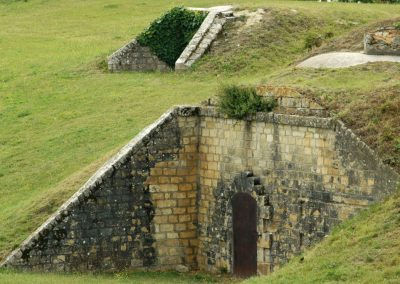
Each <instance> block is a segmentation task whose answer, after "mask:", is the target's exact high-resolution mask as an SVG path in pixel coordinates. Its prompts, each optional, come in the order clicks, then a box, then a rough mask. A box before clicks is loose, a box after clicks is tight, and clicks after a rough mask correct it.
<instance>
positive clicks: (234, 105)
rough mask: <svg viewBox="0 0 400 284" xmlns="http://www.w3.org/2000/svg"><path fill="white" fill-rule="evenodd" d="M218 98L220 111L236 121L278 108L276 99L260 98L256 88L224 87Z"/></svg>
mask: <svg viewBox="0 0 400 284" xmlns="http://www.w3.org/2000/svg"><path fill="white" fill-rule="evenodd" d="M218 98H219V101H218V108H219V111H220V112H222V113H224V114H226V115H228V117H231V118H236V119H241V118H244V117H245V116H247V115H251V114H255V113H256V112H269V111H271V110H273V109H274V107H275V106H276V101H275V99H273V98H265V97H262V96H259V95H258V94H257V91H256V89H255V88H254V87H244V86H235V85H229V86H224V87H222V88H221V90H220V92H219V97H218Z"/></svg>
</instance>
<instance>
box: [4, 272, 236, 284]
mask: <svg viewBox="0 0 400 284" xmlns="http://www.w3.org/2000/svg"><path fill="white" fill-rule="evenodd" d="M236 282H237V280H235V279H231V278H228V277H226V278H225V277H221V276H211V275H206V274H195V273H194V274H182V273H178V272H130V273H125V272H121V273H117V274H108V275H107V274H99V275H81V274H63V275H60V274H46V276H43V274H38V273H21V272H19V273H16V272H13V271H3V272H1V271H0V283H2V284H20V283H21V284H24V283H30V284H31V283H32V284H54V283H63V284H75V283H85V284H111V283H115V284H118V283H140V284H154V283H157V284H169V283H175V284H192V283H193V284H201V283H204V284H205V283H236Z"/></svg>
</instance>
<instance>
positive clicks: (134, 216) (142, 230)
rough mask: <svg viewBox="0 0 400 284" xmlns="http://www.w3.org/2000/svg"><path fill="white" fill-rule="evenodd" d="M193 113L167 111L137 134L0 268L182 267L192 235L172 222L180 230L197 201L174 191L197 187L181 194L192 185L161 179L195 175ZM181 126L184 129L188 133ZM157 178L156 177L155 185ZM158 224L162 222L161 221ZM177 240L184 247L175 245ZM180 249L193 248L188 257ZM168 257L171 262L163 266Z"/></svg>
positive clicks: (186, 182) (64, 269) (190, 231)
mask: <svg viewBox="0 0 400 284" xmlns="http://www.w3.org/2000/svg"><path fill="white" fill-rule="evenodd" d="M193 111H194V110H193V109H191V108H187V109H183V110H182V109H179V108H178V109H175V110H172V111H169V112H167V113H166V114H164V115H163V116H162V117H161V118H160V119H159V120H158V121H156V122H155V123H154V124H153V125H151V126H149V127H148V128H146V129H145V130H143V131H142V132H141V133H140V134H139V135H138V136H137V137H135V138H134V139H133V140H132V141H131V142H129V143H128V144H127V145H126V146H125V147H124V148H123V149H122V150H121V151H120V152H119V153H118V154H117V155H116V156H115V157H114V158H112V159H111V160H110V161H109V162H108V163H107V164H106V165H104V166H103V167H102V168H101V169H100V170H99V171H98V172H97V173H96V174H95V175H94V176H93V177H92V178H91V179H90V180H89V181H88V182H87V183H86V184H85V185H84V186H83V187H82V189H80V190H79V191H78V192H77V193H76V194H75V195H74V196H73V197H72V198H71V199H70V200H68V201H67V202H66V203H65V204H64V205H63V206H62V207H61V208H60V209H59V211H58V212H56V214H54V215H53V216H52V217H51V218H50V219H49V220H48V221H47V222H45V223H44V224H43V225H42V226H41V227H40V228H39V229H38V230H37V231H36V232H34V233H33V234H32V235H31V236H30V237H29V238H28V239H27V240H26V241H25V242H24V243H23V244H22V245H21V247H20V248H18V249H17V250H15V251H14V252H13V253H12V254H11V255H10V256H9V257H8V258H7V259H6V260H5V261H4V263H2V266H6V267H13V268H17V269H26V270H39V271H66V272H70V271H96V270H101V271H120V270H123V269H127V268H131V269H132V268H144V267H159V268H162V267H165V268H168V267H167V265H166V264H180V263H186V259H185V255H186V254H188V255H193V254H194V253H195V250H194V249H193V246H195V244H194V243H193V242H190V243H189V240H190V238H194V237H195V233H193V229H192V227H190V228H189V225H188V226H187V227H185V228H186V229H185V230H181V229H180V227H179V228H178V227H176V225H174V224H175V223H177V222H175V218H177V219H178V220H179V221H181V223H180V224H182V225H183V224H186V223H185V222H186V218H187V215H186V213H187V212H191V213H193V211H194V209H193V207H194V204H193V203H194V202H193V199H195V198H193V197H189V199H186V198H184V199H181V198H182V196H181V195H180V192H183V194H184V195H185V197H186V196H188V195H189V194H191V195H193V194H192V192H193V190H195V188H194V187H191V188H190V190H189V189H188V188H187V186H188V185H192V184H193V182H189V181H185V183H182V184H183V185H185V186H182V185H181V186H180V187H179V188H177V186H176V183H177V182H175V183H170V182H168V183H164V182H163V178H168V181H172V178H169V177H168V175H169V174H170V172H169V171H172V165H174V166H173V168H174V169H175V171H176V172H179V173H181V171H182V173H181V174H182V175H183V174H185V173H186V172H188V171H189V172H193V165H190V163H189V160H190V158H191V159H192V160H193V159H194V158H193V157H192V156H191V155H192V153H193V151H194V150H193V149H195V147H194V148H193V146H191V145H190V143H192V142H193V143H195V140H193V139H191V138H193V136H195V137H196V135H195V132H193V131H194V129H196V127H195V125H193V124H190V123H189V122H188V121H186V119H189V120H191V121H193V120H195V118H194V117H190V118H186V117H187V116H190V115H192V112H193ZM181 123H183V125H182V124H181ZM187 127H190V129H189V130H187V131H186V130H185V129H186V128H187ZM186 133H190V135H189V136H187V135H186ZM186 136H187V137H186ZM187 139H189V143H187V142H186V141H187ZM188 148H189V149H188ZM189 150H190V151H191V152H189ZM185 151H186V152H185ZM180 153H182V155H183V158H182V161H180V158H181V156H180V155H181V154H180ZM162 165H164V168H166V169H163V166H162ZM168 168H171V169H168ZM160 170H161V172H159V171H160ZM161 173H162V177H161V178H156V176H157V175H158V174H160V175H161ZM184 176H185V177H186V174H185V175H184ZM190 180H192V178H191V179H190ZM156 184H157V185H156ZM164 194H165V195H164ZM161 195H162V196H161ZM161 197H162V198H161ZM187 207H188V208H187ZM172 208H173V209H174V212H172V210H173V209H172ZM178 209H179V212H175V210H178ZM181 212H182V214H183V213H185V215H182V216H184V218H185V222H183V220H182V217H181V215H179V214H180V213H181ZM164 217H167V219H166V220H163V219H162V218H164ZM189 217H190V218H192V215H189ZM193 218H194V217H193ZM187 221H188V222H189V221H192V219H190V220H187ZM170 224H171V225H170ZM171 226H172V229H170V227H171ZM174 226H175V227H174ZM176 231H178V232H179V234H178V233H175V232H176ZM181 239H185V240H186V242H184V243H181V242H180V240H181ZM186 248H190V249H192V253H191V254H189V253H188V251H187V250H185V249H186ZM170 256H171V258H172V260H170V259H168V258H169V257H170ZM193 259H194V257H193V256H192V258H191V260H193Z"/></svg>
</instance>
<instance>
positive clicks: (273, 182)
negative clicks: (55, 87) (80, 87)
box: [2, 107, 400, 273]
mask: <svg viewBox="0 0 400 284" xmlns="http://www.w3.org/2000/svg"><path fill="white" fill-rule="evenodd" d="M399 180H400V179H399V175H398V174H397V173H395V172H394V171H393V170H392V169H391V168H390V167H388V166H386V165H384V164H383V163H382V162H381V161H380V160H379V158H378V157H377V156H376V155H375V154H374V153H373V151H372V150H371V149H370V148H368V146H366V145H365V144H364V143H363V142H361V141H360V140H359V139H358V138H357V137H356V136H355V135H354V134H353V133H352V132H351V131H350V130H348V129H347V128H346V127H345V126H344V125H343V124H342V123H341V122H339V121H335V120H333V119H331V118H321V117H306V116H298V115H287V114H277V113H269V114H266V113H259V114H257V115H256V116H254V117H249V118H247V119H246V120H233V119H228V118H226V117H224V116H222V115H220V114H219V113H217V112H216V110H215V108H212V107H204V108H200V107H177V108H175V109H173V110H171V111H169V112H167V113H166V114H165V115H163V116H162V117H161V118H160V119H159V120H158V121H157V122H155V123H154V124H153V125H151V126H150V127H148V128H147V129H145V130H144V131H142V132H141V133H140V134H139V135H138V136H137V137H136V138H134V139H133V140H132V141H131V142H129V143H128V144H127V145H126V146H125V147H124V148H123V149H122V150H121V151H120V152H119V153H118V154H117V155H116V156H115V157H114V158H113V159H111V160H110V161H109V162H108V163H107V164H106V165H105V166H104V167H102V168H101V169H100V170H99V171H98V172H97V173H96V174H95V175H94V176H93V177H92V178H91V179H90V180H89V181H88V182H87V183H86V184H85V185H84V186H83V188H82V189H81V190H79V191H78V192H77V193H76V194H75V195H74V196H73V197H72V198H71V199H70V200H69V201H68V202H66V203H65V204H64V205H63V206H62V207H61V208H60V210H59V211H58V212H57V213H56V214H55V215H54V216H52V217H51V218H50V219H49V220H48V221H47V222H46V223H45V224H43V225H42V226H41V227H40V228H39V229H38V230H37V231H36V232H35V233H34V234H32V235H31V236H30V237H29V238H28V239H27V240H26V241H25V242H24V243H23V244H22V245H21V247H20V248H18V249H17V250H15V251H14V252H13V253H12V254H11V255H10V256H9V257H8V258H7V259H6V260H5V261H4V263H3V264H2V265H3V266H6V267H13V268H17V269H25V270H39V271H94V270H101V271H108V270H109V271H119V270H123V269H144V268H145V269H171V268H175V267H176V266H177V265H184V266H186V267H187V268H192V269H195V268H199V269H201V270H205V271H212V272H219V271H229V272H231V271H232V269H233V243H232V242H233V240H232V208H231V200H232V197H233V196H234V194H235V193H238V192H246V193H249V194H250V195H251V196H253V198H254V199H255V200H256V201H257V212H258V213H257V214H258V218H257V222H258V226H257V233H258V235H259V238H258V241H257V266H258V272H259V273H268V272H270V271H273V270H274V269H275V267H276V266H279V265H281V264H282V263H285V262H286V261H287V260H288V259H290V257H291V256H292V255H294V254H296V253H299V252H301V251H302V250H303V249H304V248H306V247H308V246H309V245H311V244H313V243H315V242H317V241H319V240H321V239H322V238H323V237H324V236H325V235H326V234H328V233H329V232H330V230H331V229H332V228H333V226H335V225H336V224H338V223H340V222H341V221H342V220H345V219H347V218H348V217H349V216H351V215H353V214H355V213H356V212H357V211H358V210H359V209H361V208H365V207H366V206H368V205H369V204H371V203H372V202H375V201H377V200H380V199H381V198H382V197H383V196H385V195H387V194H389V193H390V192H392V191H394V190H395V188H396V184H397V182H398V181H399Z"/></svg>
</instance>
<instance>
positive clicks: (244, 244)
mask: <svg viewBox="0 0 400 284" xmlns="http://www.w3.org/2000/svg"><path fill="white" fill-rule="evenodd" d="M232 211H233V273H234V274H235V275H236V276H239V277H249V276H252V275H255V274H257V202H256V201H255V200H254V198H253V197H251V195H250V194H247V193H243V192H239V193H236V194H235V195H234V196H233V199H232Z"/></svg>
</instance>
